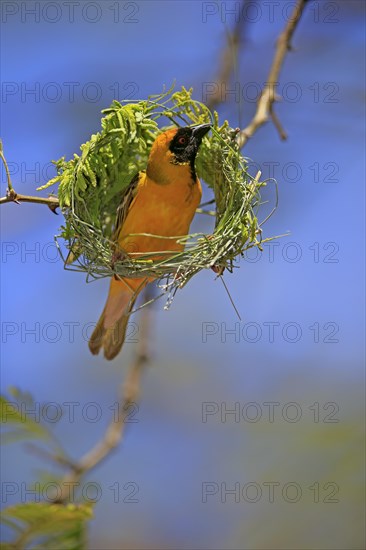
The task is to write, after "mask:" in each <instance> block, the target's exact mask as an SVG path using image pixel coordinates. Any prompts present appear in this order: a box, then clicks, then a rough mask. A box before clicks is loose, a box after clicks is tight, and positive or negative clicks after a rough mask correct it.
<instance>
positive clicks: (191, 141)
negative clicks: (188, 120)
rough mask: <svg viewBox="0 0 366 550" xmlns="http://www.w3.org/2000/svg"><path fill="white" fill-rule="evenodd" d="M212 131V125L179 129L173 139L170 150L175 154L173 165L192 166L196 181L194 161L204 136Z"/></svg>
mask: <svg viewBox="0 0 366 550" xmlns="http://www.w3.org/2000/svg"><path fill="white" fill-rule="evenodd" d="M210 129H211V124H200V125H199V126H186V127H185V128H179V130H178V131H177V133H176V134H175V136H174V138H173V139H172V141H171V143H170V145H169V150H170V151H171V152H172V153H173V158H172V161H171V162H172V164H190V165H191V168H192V177H193V179H195V177H196V176H195V170H194V161H195V158H196V155H197V151H198V148H199V146H200V145H201V143H202V139H203V136H204V135H206V134H207V132H208V131H209V130H210Z"/></svg>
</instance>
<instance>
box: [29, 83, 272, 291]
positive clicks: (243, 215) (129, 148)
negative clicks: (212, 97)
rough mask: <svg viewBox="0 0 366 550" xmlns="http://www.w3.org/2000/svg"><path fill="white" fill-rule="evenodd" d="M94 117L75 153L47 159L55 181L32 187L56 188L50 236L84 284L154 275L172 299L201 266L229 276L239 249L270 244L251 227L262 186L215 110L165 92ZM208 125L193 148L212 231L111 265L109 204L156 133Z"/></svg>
mask: <svg viewBox="0 0 366 550" xmlns="http://www.w3.org/2000/svg"><path fill="white" fill-rule="evenodd" d="M102 112H103V114H104V117H103V118H102V121H101V126H102V128H101V131H100V132H99V133H97V134H94V135H92V136H91V138H90V140H89V141H88V142H87V143H84V144H83V145H81V155H76V154H75V155H74V158H73V159H71V160H69V161H66V160H65V158H64V157H63V158H61V159H59V160H58V161H55V162H54V164H55V165H56V168H57V176H56V177H54V178H52V179H51V180H50V181H49V182H48V183H46V184H45V185H44V186H42V187H40V188H39V189H38V190H41V189H46V188H49V187H50V186H52V185H55V184H56V183H59V186H58V199H59V202H60V209H61V211H62V213H63V215H64V217H65V224H64V225H63V226H62V227H61V229H60V231H61V232H60V234H59V235H57V236H56V237H55V239H56V242H57V244H58V248H59V251H60V254H61V256H62V258H63V260H64V263H65V267H66V268H67V269H72V270H77V271H83V272H85V273H86V274H87V281H90V280H91V279H98V278H101V277H111V276H113V275H117V276H120V277H125V276H128V277H145V276H146V277H154V278H156V279H158V280H159V283H158V284H159V286H160V288H161V289H162V290H163V292H169V293H170V296H173V295H174V294H175V292H176V290H177V289H178V288H182V287H183V286H184V285H185V284H186V283H187V282H188V281H189V280H190V279H191V277H193V276H194V275H195V274H196V273H198V272H199V271H200V270H201V269H207V268H214V270H215V271H216V272H217V273H219V274H220V273H222V272H223V270H224V269H227V270H229V271H230V272H232V270H233V268H234V267H235V265H236V264H235V260H236V259H237V258H238V257H240V256H243V254H244V252H245V251H246V250H247V249H249V248H252V247H258V248H260V249H261V245H262V243H263V242H265V241H268V240H272V238H267V239H263V237H262V227H261V226H262V225H263V223H264V221H266V220H264V221H263V222H258V209H259V207H260V205H261V197H260V190H261V188H262V187H263V186H264V185H266V182H261V181H259V177H258V175H257V177H253V176H251V175H250V174H249V173H248V169H247V168H248V163H247V161H246V159H245V158H244V157H243V156H242V155H241V154H240V151H239V149H238V146H237V143H236V140H235V138H236V135H237V130H234V129H232V128H230V126H229V124H228V123H227V122H226V121H225V122H224V123H223V124H222V125H221V126H220V125H219V120H218V115H217V113H216V112H215V113H213V114H212V113H211V112H210V111H209V109H208V108H207V107H206V106H205V105H203V104H202V103H200V102H198V101H195V100H193V99H192V90H187V89H185V88H182V90H180V91H177V92H174V91H173V90H172V89H170V90H168V91H167V92H164V93H162V94H160V95H156V96H150V97H149V98H148V99H147V100H143V101H138V102H135V103H128V102H126V103H120V102H118V101H113V103H112V105H111V107H110V108H109V109H105V110H104V111H102ZM208 122H209V123H211V124H212V131H211V132H210V133H209V135H208V136H206V137H205V138H204V139H203V142H202V144H201V146H200V149H199V153H198V155H197V159H196V171H197V175H198V177H199V178H200V179H201V180H204V181H205V182H206V184H207V185H208V186H209V187H210V188H211V189H212V190H213V193H214V197H215V199H214V202H215V205H216V208H215V210H214V211H212V210H210V211H209V212H208V211H205V210H204V209H203V208H200V209H198V212H200V213H210V214H212V215H214V216H215V228H214V231H213V233H212V234H211V235H206V234H202V233H195V234H190V235H187V236H184V237H182V239H180V242H182V243H184V245H185V248H184V251H182V252H179V253H176V254H175V255H174V256H170V257H167V258H166V259H151V258H149V255H148V254H146V255H141V254H140V255H139V256H138V257H136V258H133V255H130V256H125V257H123V258H122V259H121V260H118V261H117V262H116V261H114V260H113V242H112V241H111V235H112V234H113V228H114V221H115V214H116V211H117V207H118V205H119V203H120V201H121V196H122V193H123V190H124V189H125V188H126V187H127V186H128V184H129V183H130V181H131V179H132V178H133V176H134V175H135V174H136V172H138V171H139V170H142V169H145V168H146V164H147V159H148V155H149V152H150V149H151V146H152V144H153V142H154V140H155V138H156V136H157V135H158V134H159V133H160V132H161V131H165V130H167V129H168V128H169V127H172V126H189V125H195V124H202V123H208ZM158 123H160V127H159V125H158ZM266 219H268V216H267V218H266ZM273 238H274V237H273ZM62 241H64V242H65V244H66V248H67V249H68V250H69V255H68V258H66V257H65V254H64V253H63V251H62V249H63V248H64V247H63V246H61V244H62Z"/></svg>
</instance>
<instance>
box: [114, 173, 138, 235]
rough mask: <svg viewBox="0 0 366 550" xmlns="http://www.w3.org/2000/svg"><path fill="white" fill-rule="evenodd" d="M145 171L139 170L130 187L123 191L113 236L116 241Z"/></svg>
mask: <svg viewBox="0 0 366 550" xmlns="http://www.w3.org/2000/svg"><path fill="white" fill-rule="evenodd" d="M143 173H144V172H137V174H136V175H135V176H134V177H133V178H132V180H131V181H130V183H129V185H128V187H127V188H126V190H125V192H124V193H123V196H122V200H121V203H120V205H119V207H118V208H117V214H116V221H115V224H114V232H113V237H112V240H113V241H116V240H117V239H118V234H119V232H120V230H121V228H122V226H123V224H124V222H125V219H126V217H127V214H128V211H129V209H130V208H131V205H132V202H133V200H134V198H135V197H136V195H137V186H138V183H139V181H140V178H141V176H142V174H143Z"/></svg>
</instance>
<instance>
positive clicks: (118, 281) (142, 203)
mask: <svg viewBox="0 0 366 550" xmlns="http://www.w3.org/2000/svg"><path fill="white" fill-rule="evenodd" d="M210 128H211V125H210V124H201V125H199V126H193V127H184V128H178V129H177V128H173V129H171V130H167V131H166V132H164V133H162V134H160V135H159V136H158V137H157V138H156V140H155V142H154V143H153V146H152V148H151V152H150V155H149V158H148V162H147V167H146V170H144V171H142V172H139V173H138V174H136V176H135V177H134V178H133V179H132V181H131V183H130V185H129V186H128V188H127V190H126V191H125V192H124V193H123V198H122V202H121V204H120V206H119V207H118V209H117V217H116V222H115V230H114V234H113V238H112V239H113V241H114V242H115V243H116V248H117V250H119V253H118V254H119V255H120V257H121V255H123V254H124V253H125V254H128V253H129V251H130V252H131V251H133V252H134V256H133V257H135V258H136V255H137V256H138V254H140V253H141V254H144V253H151V252H166V254H164V255H161V256H159V254H157V255H155V256H154V255H152V256H149V257H151V258H155V259H156V258H159V257H161V258H162V257H164V258H166V257H169V253H170V252H171V253H172V255H173V254H174V253H176V252H179V251H181V250H183V248H184V245H183V244H181V243H178V242H177V241H176V240H175V239H172V238H166V239H164V237H177V238H179V237H180V236H185V235H187V234H188V232H189V226H190V224H191V221H192V219H193V216H194V213H195V211H196V208H197V206H198V205H199V203H200V200H201V195H202V189H201V184H200V181H199V179H198V178H197V176H196V171H195V167H194V162H195V158H196V154H197V151H198V148H199V146H200V144H201V142H202V138H203V136H204V135H205V134H206V133H207V132H208V131H209V130H210ZM136 233H145V234H150V235H157V236H156V237H153V236H148V235H133V234H136ZM159 237H161V238H159ZM118 254H117V257H118ZM152 280H153V279H152V278H147V277H144V278H127V277H126V278H121V277H117V276H114V277H113V278H112V281H111V284H110V288H109V294H108V298H107V302H106V305H105V307H104V309H103V312H102V315H101V317H100V319H99V321H98V323H97V326H96V327H95V330H94V332H93V334H92V336H91V338H90V341H89V348H90V351H91V352H92V353H93V354H97V353H99V351H100V349H101V348H103V349H104V356H105V357H106V359H113V358H114V357H115V356H116V355H117V354H118V353H119V351H120V350H121V347H122V345H123V342H124V339H125V334H126V327H127V323H128V316H129V314H130V312H131V310H132V308H133V305H134V303H135V300H136V298H137V296H138V294H139V293H140V292H141V290H142V289H143V288H144V287H145V286H146V285H147V283H149V282H151V281H152Z"/></svg>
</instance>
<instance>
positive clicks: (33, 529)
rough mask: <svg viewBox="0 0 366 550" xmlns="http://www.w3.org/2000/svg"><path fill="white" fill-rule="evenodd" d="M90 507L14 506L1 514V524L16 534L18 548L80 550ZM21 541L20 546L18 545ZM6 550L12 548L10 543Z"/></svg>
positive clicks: (90, 515)
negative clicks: (13, 530) (10, 528)
mask: <svg viewBox="0 0 366 550" xmlns="http://www.w3.org/2000/svg"><path fill="white" fill-rule="evenodd" d="M92 517H93V505H92V504H89V503H88V504H67V505H63V504H48V503H46V502H40V503H37V502H29V503H26V504H16V505H15V506H10V507H8V508H5V509H4V510H3V511H2V512H1V521H2V522H3V523H4V524H6V525H8V526H10V527H12V528H13V529H15V530H16V537H17V538H16V540H17V541H18V547H22V548H23V547H27V548H29V547H30V548H34V549H35V548H38V549H48V550H49V549H53V548H54V549H55V550H56V549H58V550H60V549H61V548H62V550H77V549H78V550H80V549H82V548H85V547H86V545H85V531H86V523H87V522H88V521H90V519H92ZM19 541H21V543H22V544H21V546H20V544H19ZM7 544H8V548H14V547H15V546H14V545H11V544H9V543H7Z"/></svg>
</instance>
